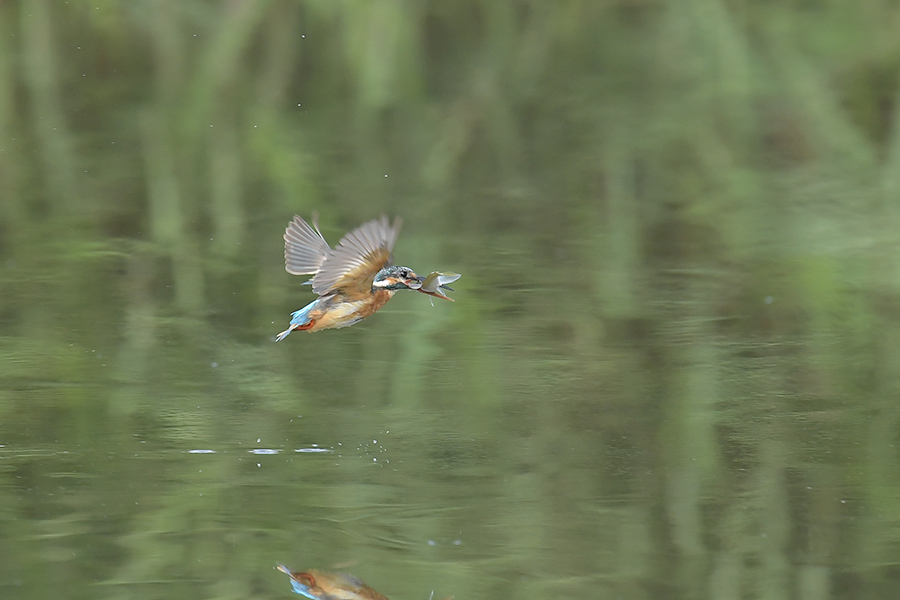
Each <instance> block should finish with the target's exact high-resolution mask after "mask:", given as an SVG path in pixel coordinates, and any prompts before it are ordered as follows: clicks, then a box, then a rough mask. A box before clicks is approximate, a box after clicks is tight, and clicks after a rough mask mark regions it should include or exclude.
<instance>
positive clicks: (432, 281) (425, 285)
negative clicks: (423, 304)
mask: <svg viewBox="0 0 900 600" xmlns="http://www.w3.org/2000/svg"><path fill="white" fill-rule="evenodd" d="M460 277H462V275H460V274H459V273H451V272H449V271H448V272H446V273H441V272H440V271H432V272H431V273H430V274H429V275H428V276H427V277H419V279H420V280H421V281H422V285H421V286H420V287H419V291H420V292H422V293H423V294H428V295H429V296H434V297H437V298H443V299H444V300H449V301H450V302H453V298H451V297H449V296H447V295H446V294H445V293H444V290H449V291H451V292H452V291H454V290H453V288H452V287H450V286H448V285H447V284H448V283H453V282H454V281H456V280H457V279H459V278H460ZM431 305H432V306H434V300H432V301H431Z"/></svg>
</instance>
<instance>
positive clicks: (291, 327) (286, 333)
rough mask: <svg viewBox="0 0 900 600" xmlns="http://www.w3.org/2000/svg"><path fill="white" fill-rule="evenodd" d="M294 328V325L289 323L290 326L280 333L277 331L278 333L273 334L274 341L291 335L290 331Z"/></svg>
mask: <svg viewBox="0 0 900 600" xmlns="http://www.w3.org/2000/svg"><path fill="white" fill-rule="evenodd" d="M294 329H295V327H294V326H293V325H291V326H290V327H288V328H287V329H285V330H284V331H282V332H281V333H279V334H278V335H276V336H275V341H276V342H280V341H281V340H283V339H284V338H286V337H287V336H289V335H291V332H292V331H293V330H294Z"/></svg>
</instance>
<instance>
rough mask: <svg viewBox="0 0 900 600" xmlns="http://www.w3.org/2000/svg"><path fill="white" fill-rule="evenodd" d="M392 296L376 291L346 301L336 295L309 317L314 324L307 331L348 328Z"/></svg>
mask: <svg viewBox="0 0 900 600" xmlns="http://www.w3.org/2000/svg"><path fill="white" fill-rule="evenodd" d="M393 295H394V291H393V290H378V291H376V292H375V293H373V294H370V295H368V296H366V297H365V298H361V299H358V300H348V299H347V298H346V296H343V295H341V294H336V295H335V296H333V297H332V298H331V299H330V302H328V303H327V304H326V305H325V306H323V307H322V308H321V310H316V311H315V313H317V314H312V315H310V316H311V317H312V318H313V319H314V321H315V322H314V323H313V325H312V327H310V328H309V329H308V330H307V331H321V330H323V329H338V328H340V327H349V326H351V325H353V324H354V323H358V322H360V321H361V320H363V319H365V318H366V317H368V316H369V315H371V314H372V313H374V312H375V311H377V310H378V309H379V308H381V307H382V306H384V305H385V303H386V302H387V301H388V300H390V299H391V296H393Z"/></svg>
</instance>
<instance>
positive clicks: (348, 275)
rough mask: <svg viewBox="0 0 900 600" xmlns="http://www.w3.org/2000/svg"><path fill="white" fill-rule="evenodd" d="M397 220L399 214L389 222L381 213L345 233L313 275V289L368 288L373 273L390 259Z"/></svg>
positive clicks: (363, 290) (399, 223)
mask: <svg viewBox="0 0 900 600" xmlns="http://www.w3.org/2000/svg"><path fill="white" fill-rule="evenodd" d="M401 224H402V221H401V220H400V219H399V218H397V219H395V220H394V223H393V224H391V223H390V222H389V221H388V218H387V217H386V216H384V215H382V217H381V218H380V219H376V220H374V221H369V222H367V223H363V224H362V225H360V226H359V227H357V228H356V229H354V230H353V231H351V232H350V233H348V234H346V235H345V236H344V237H343V238H341V241H340V242H339V243H338V245H337V246H336V247H335V248H334V250H331V251H330V252H329V253H328V256H327V258H326V259H325V261H324V262H323V263H322V265H321V267H319V270H318V273H316V276H315V277H313V279H312V286H313V291H314V292H315V293H317V294H319V295H320V296H321V295H323V294H327V293H329V292H333V291H335V290H338V289H343V290H345V291H352V292H357V293H366V292H369V291H370V290H371V289H372V280H373V279H374V278H375V274H376V273H378V271H380V270H381V269H383V268H384V267H386V266H387V265H389V264H390V263H391V251H392V250H393V249H394V244H396V243H397V236H398V235H399V234H400V226H401Z"/></svg>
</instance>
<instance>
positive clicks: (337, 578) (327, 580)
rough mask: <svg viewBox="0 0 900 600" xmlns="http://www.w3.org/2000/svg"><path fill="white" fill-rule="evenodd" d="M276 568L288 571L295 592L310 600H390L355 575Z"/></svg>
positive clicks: (283, 567) (280, 565)
mask: <svg viewBox="0 0 900 600" xmlns="http://www.w3.org/2000/svg"><path fill="white" fill-rule="evenodd" d="M276 568H277V569H278V570H279V571H281V572H282V573H287V575H288V577H290V578H291V586H292V587H293V592H294V593H295V594H300V595H301V596H304V597H306V598H309V599H310V600H388V598H387V596H384V595H382V594H379V593H378V592H376V591H375V590H373V589H372V588H370V587H369V586H367V585H366V584H365V583H363V582H362V581H361V580H359V579H358V578H356V577H354V576H353V575H347V574H346V573H326V572H325V571H316V570H315V569H310V570H309V571H306V572H303V573H299V572H295V571H291V570H290V569H288V568H287V567H286V566H284V565H282V564H280V563H279V564H278V565H277V566H276Z"/></svg>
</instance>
